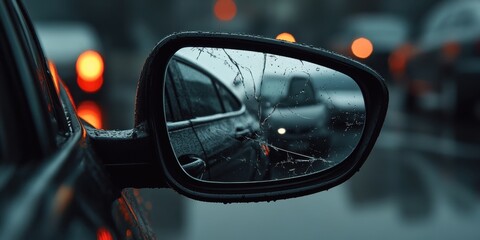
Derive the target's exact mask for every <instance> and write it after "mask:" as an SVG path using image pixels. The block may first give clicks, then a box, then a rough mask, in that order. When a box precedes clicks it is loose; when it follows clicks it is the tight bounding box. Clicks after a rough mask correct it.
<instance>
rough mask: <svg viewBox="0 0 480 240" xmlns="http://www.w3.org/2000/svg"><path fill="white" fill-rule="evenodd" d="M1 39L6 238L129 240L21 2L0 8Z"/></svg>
mask: <svg viewBox="0 0 480 240" xmlns="http://www.w3.org/2000/svg"><path fill="white" fill-rule="evenodd" d="M0 38H1V40H2V41H1V42H2V44H1V47H0V77H1V95H2V97H1V98H0V99H1V101H2V102H1V104H0V106H1V109H0V111H1V113H0V118H1V120H0V135H1V138H0V139H1V140H0V141H1V152H0V154H1V160H0V176H1V177H0V190H1V192H2V194H1V196H0V212H1V214H2V218H0V236H1V238H2V239H95V238H97V237H99V236H104V237H103V238H99V239H113V238H115V239H116V238H120V237H122V236H124V235H123V230H121V232H122V234H118V232H119V229H117V228H116V225H115V222H116V221H115V220H114V218H113V215H112V214H115V213H116V212H117V211H116V210H115V208H114V205H112V203H113V202H114V200H115V195H114V194H113V187H112V185H111V184H110V181H109V179H108V178H107V176H106V174H105V173H104V171H103V168H102V167H101V163H100V162H99V160H98V159H96V158H95V155H94V153H93V152H92V151H90V149H89V143H88V140H87V138H86V134H85V131H84V130H83V128H82V125H81V123H80V121H79V119H77V118H76V115H75V110H74V107H73V105H72V103H71V102H70V100H69V96H68V95H67V92H66V90H65V89H64V88H63V87H62V85H61V83H59V82H55V81H54V80H53V78H52V76H51V74H50V72H49V71H48V68H47V63H46V61H45V58H44V56H43V53H42V51H41V49H40V47H39V43H38V39H36V36H35V33H34V30H33V27H32V24H31V22H30V21H29V19H28V18H26V13H25V11H24V9H23V7H22V6H21V5H20V4H19V3H17V2H16V1H2V2H0ZM131 235H132V234H131ZM105 237H106V238H105Z"/></svg>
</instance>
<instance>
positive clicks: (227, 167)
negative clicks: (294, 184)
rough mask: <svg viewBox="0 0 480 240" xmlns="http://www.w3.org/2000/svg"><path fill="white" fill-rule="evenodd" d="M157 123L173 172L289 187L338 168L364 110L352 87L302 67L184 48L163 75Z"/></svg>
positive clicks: (254, 55)
mask: <svg viewBox="0 0 480 240" xmlns="http://www.w3.org/2000/svg"><path fill="white" fill-rule="evenodd" d="M164 109H165V116H166V120H167V127H168V130H169V136H170V141H171V144H172V147H173V149H174V152H175V154H176V157H177V159H178V161H179V164H180V165H181V166H182V167H183V169H184V170H185V172H186V173H188V174H189V175H190V176H191V177H193V178H196V179H200V180H204V181H212V182H253V181H256V182H258V181H274V180H279V179H288V178H294V177H298V176H303V175H307V174H312V173H316V172H319V171H323V170H326V169H329V168H332V167H334V166H336V165H337V164H339V163H341V162H342V161H344V160H345V159H346V158H347V157H348V156H349V155H350V154H351V153H352V151H353V150H354V148H355V147H356V146H357V144H358V142H359V140H360V138H361V136H362V132H363V126H364V123H365V104H364V98H363V95H362V92H361V90H360V88H359V86H358V85H357V84H356V83H355V81H354V80H353V79H352V78H351V77H349V76H347V75H345V74H343V73H341V72H338V71H335V70H332V69H329V68H327V67H324V66H320V65H317V64H314V63H310V62H307V61H302V60H301V59H293V58H289V57H284V56H279V55H273V54H268V53H263V52H253V51H245V50H235V49H221V48H199V47H187V48H182V49H180V50H179V51H178V52H177V53H176V54H175V55H174V56H173V57H172V59H171V60H170V63H169V65H168V69H167V72H166V75H165V106H164Z"/></svg>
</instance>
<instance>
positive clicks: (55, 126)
mask: <svg viewBox="0 0 480 240" xmlns="http://www.w3.org/2000/svg"><path fill="white" fill-rule="evenodd" d="M16 10H17V11H18V14H17V16H18V20H19V24H20V27H21V28H22V31H20V33H21V34H20V35H21V37H22V38H23V39H24V41H25V43H26V45H27V46H25V47H26V50H27V54H28V56H27V58H28V59H29V63H30V64H31V65H32V66H31V67H32V68H33V69H34V70H35V77H36V78H35V79H36V80H38V84H39V86H40V92H41V95H42V97H43V99H44V101H45V104H46V107H45V108H46V112H47V114H48V117H49V119H50V122H51V126H50V127H51V128H52V131H53V134H54V135H57V136H65V134H63V133H64V132H65V131H66V128H67V127H66V125H67V124H66V119H65V116H64V115H63V110H62V109H61V105H60V102H59V98H58V96H57V95H56V94H55V87H54V83H53V79H52V76H51V75H50V73H49V72H48V70H47V64H46V60H45V57H44V56H43V53H42V51H41V47H40V44H39V42H38V39H36V37H35V35H34V34H32V33H34V29H33V27H32V26H31V23H30V22H28V20H27V19H25V18H24V17H23V14H24V13H23V12H24V11H22V9H21V8H20V6H18V5H16ZM58 140H60V139H58V138H57V141H58Z"/></svg>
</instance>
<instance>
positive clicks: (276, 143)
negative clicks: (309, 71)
mask: <svg viewBox="0 0 480 240" xmlns="http://www.w3.org/2000/svg"><path fill="white" fill-rule="evenodd" d="M261 86H262V88H261V100H262V103H261V107H262V110H261V111H262V119H261V123H262V128H263V130H264V132H265V134H266V135H267V141H268V143H269V144H271V145H272V147H273V148H274V149H275V148H278V149H285V150H288V151H292V152H298V153H302V154H308V155H311V156H316V157H318V156H319V154H321V153H322V152H324V151H325V150H328V148H329V147H330V128H329V126H328V124H329V121H328V120H329V119H330V114H329V112H328V110H327V106H326V104H325V103H324V102H323V100H321V99H320V98H318V96H317V94H316V92H315V89H314V87H313V83H312V79H310V78H309V77H305V76H291V77H288V78H287V77H284V76H274V75H265V76H264V77H263V82H262V83H261Z"/></svg>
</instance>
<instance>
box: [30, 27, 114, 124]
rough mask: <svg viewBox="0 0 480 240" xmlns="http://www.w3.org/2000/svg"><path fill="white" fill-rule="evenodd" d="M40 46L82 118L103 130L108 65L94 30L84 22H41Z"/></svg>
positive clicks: (37, 28) (38, 31) (39, 31)
mask: <svg viewBox="0 0 480 240" xmlns="http://www.w3.org/2000/svg"><path fill="white" fill-rule="evenodd" d="M35 28H36V30H37V34H38V37H39V40H40V44H41V45H42V48H43V49H44V51H45V54H46V56H47V58H48V61H49V68H50V71H52V72H54V73H55V75H56V76H58V77H59V78H60V79H62V80H63V81H64V82H65V84H66V85H67V86H68V89H69V90H70V92H71V94H72V96H73V98H74V99H75V102H76V104H77V107H78V114H79V116H81V117H83V118H84V119H86V120H88V122H90V123H91V124H92V125H94V126H95V127H97V128H103V125H104V123H103V118H102V110H101V108H102V107H101V106H100V105H101V103H102V101H103V99H102V97H103V95H104V94H103V93H104V91H103V90H102V87H103V85H104V70H105V62H104V59H103V56H102V53H103V52H104V51H103V48H102V44H101V41H100V38H99V37H98V35H97V33H96V32H95V30H94V29H93V28H92V27H91V26H89V25H88V24H86V23H82V22H60V21H57V22H55V21H52V22H47V21H46V22H38V23H36V24H35Z"/></svg>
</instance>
